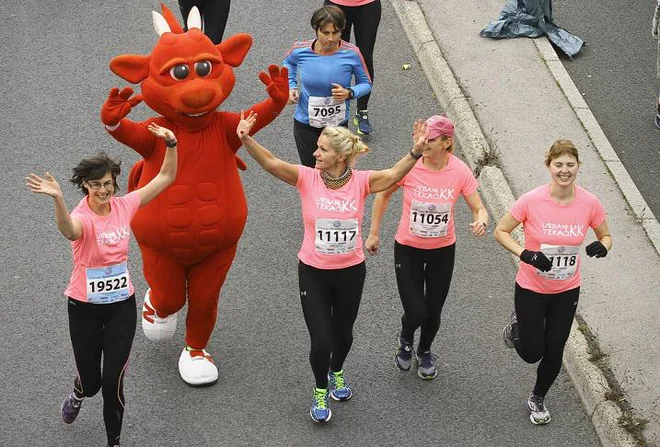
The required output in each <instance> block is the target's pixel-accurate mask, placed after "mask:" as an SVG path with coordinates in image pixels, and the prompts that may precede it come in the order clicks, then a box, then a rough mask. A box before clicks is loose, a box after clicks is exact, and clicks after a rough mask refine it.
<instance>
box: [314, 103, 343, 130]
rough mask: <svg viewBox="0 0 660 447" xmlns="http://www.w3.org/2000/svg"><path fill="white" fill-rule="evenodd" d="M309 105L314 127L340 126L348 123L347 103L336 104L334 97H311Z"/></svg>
mask: <svg viewBox="0 0 660 447" xmlns="http://www.w3.org/2000/svg"><path fill="white" fill-rule="evenodd" d="M307 104H308V105H307V114H308V115H309V125H310V126H312V127H319V128H321V127H328V126H339V125H340V124H341V123H343V122H344V121H346V102H345V101H340V102H335V100H334V98H333V97H332V96H310V97H309V102H308V103H307Z"/></svg>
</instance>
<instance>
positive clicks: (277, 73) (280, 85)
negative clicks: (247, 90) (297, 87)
mask: <svg viewBox="0 0 660 447" xmlns="http://www.w3.org/2000/svg"><path fill="white" fill-rule="evenodd" d="M259 80H261V82H263V83H264V84H265V85H266V91H267V92H268V96H270V97H271V99H272V100H273V101H275V103H277V104H286V103H287V102H288V101H289V70H288V69H287V68H286V67H282V68H281V69H280V67H278V66H277V65H275V64H271V65H269V66H268V73H266V72H264V71H262V72H261V73H259Z"/></svg>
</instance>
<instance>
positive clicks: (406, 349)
mask: <svg viewBox="0 0 660 447" xmlns="http://www.w3.org/2000/svg"><path fill="white" fill-rule="evenodd" d="M412 358H413V348H412V343H408V342H407V341H406V340H404V339H403V338H402V337H401V336H399V349H398V350H397V352H396V355H395V356H394V363H395V364H396V367H397V368H399V369H400V370H401V371H410V367H411V366H412Z"/></svg>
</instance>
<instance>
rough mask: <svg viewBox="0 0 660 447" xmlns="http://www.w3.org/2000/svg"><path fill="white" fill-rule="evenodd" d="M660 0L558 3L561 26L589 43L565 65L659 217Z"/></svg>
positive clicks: (563, 0) (556, 16)
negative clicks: (658, 20) (658, 19)
mask: <svg viewBox="0 0 660 447" xmlns="http://www.w3.org/2000/svg"><path fill="white" fill-rule="evenodd" d="M654 5H655V1H653V0H644V1H641V2H622V1H617V0H585V1H581V2H577V3H576V2H573V1H569V0H555V1H554V2H553V6H554V19H555V22H557V24H558V25H560V26H562V27H564V28H566V29H567V30H569V31H571V32H572V33H575V34H577V35H578V36H580V37H581V38H582V39H584V41H585V42H586V43H587V45H586V46H585V47H584V49H583V50H582V51H581V52H580V53H579V54H578V56H576V58H575V59H574V60H573V61H570V60H568V59H564V60H563V63H564V67H566V70H567V71H568V73H569V74H570V76H571V78H572V79H573V82H574V83H575V85H576V86H577V88H578V90H580V92H582V93H583V95H584V99H585V101H586V102H587V104H588V105H589V108H590V109H591V111H592V112H593V114H594V116H595V117H596V119H597V120H598V122H599V123H600V126H601V127H602V129H603V131H604V132H605V135H607V138H608V139H609V141H610V143H611V144H612V146H613V147H614V150H615V151H616V153H617V155H618V156H619V158H620V159H621V161H622V162H623V164H624V166H625V168H626V170H627V171H628V173H629V174H630V176H631V177H632V179H633V181H634V182H635V184H636V185H637V188H638V189H639V190H640V192H641V193H642V196H643V197H644V199H645V200H646V203H647V204H648V205H649V208H650V209H651V211H653V214H655V216H656V217H658V216H660V189H658V186H659V185H660V180H658V178H659V177H660V130H658V129H657V128H656V127H655V125H654V123H653V119H654V117H655V113H656V108H657V99H658V92H659V91H660V90H659V88H660V83H659V82H658V79H657V78H656V55H657V41H656V40H655V39H653V38H652V37H651V19H652V17H653V10H654Z"/></svg>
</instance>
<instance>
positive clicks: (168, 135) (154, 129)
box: [147, 122, 176, 142]
mask: <svg viewBox="0 0 660 447" xmlns="http://www.w3.org/2000/svg"><path fill="white" fill-rule="evenodd" d="M147 129H149V132H151V133H152V134H154V135H155V136H157V137H158V138H162V139H163V140H165V141H170V142H176V136H174V132H172V131H171V130H170V129H168V128H167V127H162V126H159V125H158V124H156V123H153V122H152V123H149V126H147Z"/></svg>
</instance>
